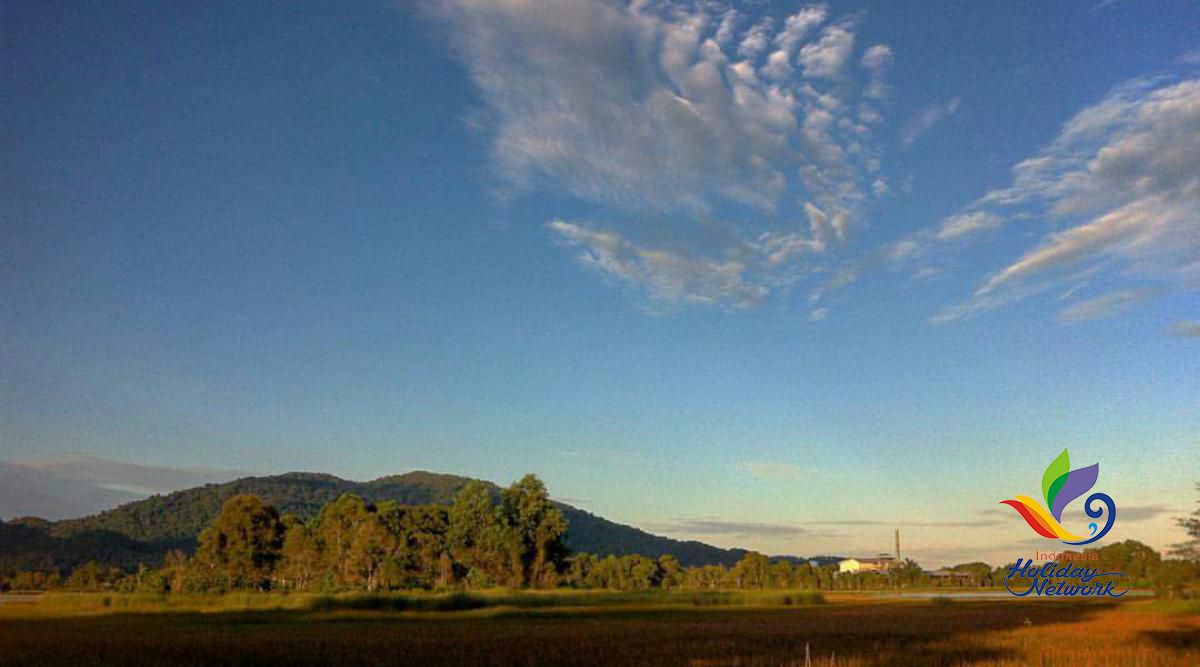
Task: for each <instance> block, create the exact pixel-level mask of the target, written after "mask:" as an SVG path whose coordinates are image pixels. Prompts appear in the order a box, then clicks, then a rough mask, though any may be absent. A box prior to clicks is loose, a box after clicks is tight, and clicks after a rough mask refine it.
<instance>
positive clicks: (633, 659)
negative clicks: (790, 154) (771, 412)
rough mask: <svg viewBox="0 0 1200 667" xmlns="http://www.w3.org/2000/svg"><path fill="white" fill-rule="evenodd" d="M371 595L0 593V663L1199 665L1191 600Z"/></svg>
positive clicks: (1196, 612)
mask: <svg viewBox="0 0 1200 667" xmlns="http://www.w3.org/2000/svg"><path fill="white" fill-rule="evenodd" d="M375 598H376V600H375V601H372V599H370V598H365V597H364V596H348V597H339V598H328V597H321V596H290V597H289V596H279V595H241V596H229V597H225V598H220V597H215V598H176V599H173V600H172V599H167V600H166V601H165V602H164V600H162V599H161V598H139V597H131V596H117V595H111V596H104V595H78V596H70V595H56V596H47V597H44V598H42V599H40V600H39V601H37V602H15V603H9V604H0V664H2V665H49V664H75V665H93V664H107V665H151V664H154V665H158V664H172V665H201V664H280V663H285V664H289V665H308V664H331V663H344V664H365V665H393V664H399V665H491V664H495V665H693V666H697V667H700V666H708V665H745V666H752V665H805V664H806V662H805V653H806V650H807V652H808V655H809V656H810V659H811V664H813V665H830V664H836V665H843V666H847V665H960V664H966V665H1147V666H1151V665H1200V607H1197V605H1196V604H1195V603H1190V604H1188V603H1166V602H1157V601H1153V600H1140V601H1132V602H1122V603H1112V602H1091V601H1079V600H1069V601H1049V600H1039V601H1032V602H1027V601H1016V600H1003V601H966V600H954V601H947V600H944V599H935V600H924V601H913V600H880V599H875V598H873V597H871V596H865V595H842V596H834V597H831V598H830V599H829V600H828V603H827V604H821V603H820V602H821V601H820V600H818V599H816V598H814V597H813V596H811V595H810V594H805V593H803V592H798V593H794V594H781V593H777V592H776V593H765V594H759V595H753V594H738V593H727V594H706V595H702V596H697V595H692V594H676V595H671V594H664V593H655V594H646V595H641V594H627V593H626V594H621V593H589V592H581V593H551V594H546V593H514V592H493V593H485V594H481V595H476V596H471V597H459V598H457V601H456V602H445V601H444V600H449V599H451V597H450V596H430V595H426V596H375ZM400 598H404V599H405V600H406V601H404V602H396V601H395V600H396V599H400ZM106 599H107V602H106ZM379 600H382V601H379ZM413 600H424V602H422V603H419V604H416V603H413ZM439 600H443V601H440V602H439ZM397 609H403V611H397Z"/></svg>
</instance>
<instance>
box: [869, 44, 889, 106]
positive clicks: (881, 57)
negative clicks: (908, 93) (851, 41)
mask: <svg viewBox="0 0 1200 667" xmlns="http://www.w3.org/2000/svg"><path fill="white" fill-rule="evenodd" d="M861 62H862V66H863V69H865V70H867V71H868V72H869V73H870V75H871V78H870V81H869V82H868V83H867V89H866V91H865V92H864V93H863V95H864V96H866V97H870V98H872V99H883V98H884V97H887V83H886V80H885V76H886V75H887V70H888V68H889V67H891V65H892V49H891V48H890V47H889V46H888V45H886V44H876V45H875V46H872V47H871V48H869V49H867V50H866V52H865V53H863V57H862V61H861Z"/></svg>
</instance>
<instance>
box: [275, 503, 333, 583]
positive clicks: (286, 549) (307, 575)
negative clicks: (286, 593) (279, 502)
mask: <svg viewBox="0 0 1200 667" xmlns="http://www.w3.org/2000/svg"><path fill="white" fill-rule="evenodd" d="M283 525H284V527H285V533H284V537H283V548H282V552H281V556H282V561H281V563H280V566H279V569H278V571H277V573H276V574H277V576H278V579H279V581H280V582H281V584H282V587H283V588H285V589H286V588H290V589H292V590H297V591H306V590H308V589H309V587H310V586H312V584H313V582H314V581H316V579H317V575H318V573H319V572H320V568H321V559H322V557H323V554H322V553H321V545H320V542H319V541H318V540H317V537H316V535H314V534H313V530H312V528H310V527H309V526H307V525H305V523H304V522H303V521H301V520H300V519H298V518H296V517H295V516H292V515H290V514H289V515H287V516H285V517H283Z"/></svg>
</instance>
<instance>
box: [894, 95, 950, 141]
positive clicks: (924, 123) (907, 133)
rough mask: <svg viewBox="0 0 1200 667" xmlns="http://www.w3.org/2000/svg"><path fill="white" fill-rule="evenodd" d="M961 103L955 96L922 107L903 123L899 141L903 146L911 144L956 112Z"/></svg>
mask: <svg viewBox="0 0 1200 667" xmlns="http://www.w3.org/2000/svg"><path fill="white" fill-rule="evenodd" d="M961 104H962V100H961V99H959V98H957V97H955V98H952V99H950V100H947V101H945V102H936V103H934V104H930V105H927V106H925V107H923V108H922V109H921V110H920V111H918V112H917V113H915V114H913V117H912V118H910V119H909V120H908V122H907V123H905V124H904V128H903V129H902V130H901V131H900V142H901V143H902V144H903V145H905V146H911V145H913V144H914V143H916V142H917V140H918V139H920V138H921V137H922V136H923V135H924V134H925V133H926V132H929V131H930V130H932V129H933V127H934V126H935V125H937V124H938V123H940V122H942V121H943V120H945V119H947V118H950V117H952V116H954V115H955V114H957V113H958V107H959V106H960V105H961Z"/></svg>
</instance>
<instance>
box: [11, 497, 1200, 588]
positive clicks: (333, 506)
mask: <svg viewBox="0 0 1200 667" xmlns="http://www.w3.org/2000/svg"><path fill="white" fill-rule="evenodd" d="M1180 525H1181V526H1182V527H1183V528H1185V529H1186V530H1187V531H1188V533H1189V536H1190V537H1191V538H1192V539H1191V541H1190V542H1187V543H1184V544H1181V545H1177V546H1176V548H1175V552H1176V553H1177V554H1178V555H1180V556H1181V558H1176V559H1164V558H1163V557H1162V556H1161V555H1160V554H1159V553H1158V552H1156V551H1154V550H1153V549H1151V548H1150V547H1148V546H1146V545H1145V544H1142V543H1140V542H1136V541H1133V540H1129V541H1126V542H1120V543H1116V544H1112V545H1108V546H1106V547H1103V548H1100V549H1097V550H1094V551H1095V552H1096V553H1097V555H1098V558H1099V561H1086V562H1087V563H1088V566H1089V567H1100V568H1101V569H1102V570H1103V571H1119V572H1126V573H1128V574H1129V576H1130V578H1131V583H1132V584H1133V585H1135V586H1138V587H1153V588H1156V589H1158V590H1159V591H1160V592H1164V593H1167V594H1170V595H1175V594H1179V593H1182V592H1184V591H1187V590H1188V589H1189V588H1190V587H1194V586H1195V584H1196V582H1197V581H1198V580H1200V566H1198V565H1197V561H1200V511H1198V512H1197V513H1196V514H1194V515H1193V518H1189V519H1182V520H1180ZM566 531H567V521H566V519H565V517H564V516H563V514H562V512H561V511H560V510H559V509H558V508H557V507H556V506H555V505H554V503H553V502H552V501H551V500H550V496H549V493H548V491H547V490H546V487H545V485H544V484H543V483H542V481H541V480H540V479H538V478H537V476H535V475H532V474H530V475H526V476H525V477H523V478H521V479H520V480H518V481H516V482H514V483H513V484H512V485H510V486H509V487H508V488H506V489H503V490H501V491H500V493H499V494H498V497H497V496H495V495H494V494H493V493H492V492H491V491H490V490H489V488H488V487H487V486H486V485H485V484H483V483H482V482H471V483H468V484H467V485H465V486H464V487H463V488H462V489H461V490H460V491H459V492H458V493H457V495H456V497H455V500H454V502H453V504H451V505H449V506H445V505H404V504H401V503H397V502H392V501H383V502H379V503H371V502H367V501H365V500H363V499H362V498H360V497H359V496H357V495H354V494H350V493H347V494H344V495H342V496H340V497H339V498H337V499H336V500H335V501H333V502H330V503H327V504H326V505H324V506H323V507H322V508H321V510H320V512H319V513H318V514H317V515H316V516H315V517H314V518H313V519H311V520H309V521H303V520H301V519H299V518H298V517H296V516H293V515H289V514H281V513H280V512H279V511H278V510H277V509H276V508H274V507H272V506H270V505H269V504H266V503H265V502H263V501H262V500H261V499H260V498H258V497H257V496H254V495H250V494H240V495H235V496H232V497H230V498H228V499H227V500H226V501H225V502H224V504H223V505H222V507H221V510H220V512H219V514H218V515H217V516H216V517H215V518H214V519H213V521H212V522H211V524H210V525H209V526H208V527H207V528H205V529H204V530H203V532H201V534H200V536H199V542H198V546H197V548H196V551H195V553H194V554H193V555H191V556H188V555H187V554H185V553H183V552H182V551H172V552H170V553H169V554H167V556H166V558H165V560H164V562H163V563H162V564H161V565H160V566H158V567H153V568H151V567H146V566H140V567H139V568H138V569H137V570H136V571H134V572H127V571H125V570H122V569H121V568H117V567H112V566H105V565H102V564H100V563H97V562H94V561H93V562H89V563H86V564H85V565H83V566H80V567H78V568H76V569H75V570H74V571H73V572H71V574H70V575H69V576H68V577H66V578H65V579H64V578H63V577H62V576H61V575H60V574H59V573H58V572H53V571H50V572H43V571H20V572H15V573H14V572H10V573H6V574H0V590H6V589H18V590H25V589H52V588H68V589H76V590H101V589H103V590H117V591H142V592H157V593H168V592H176V593H198V592H222V591H232V590H263V591H266V590H275V591H318V592H335V591H348V590H361V591H368V592H374V591H390V590H410V589H425V590H464V589H480V588H489V587H495V586H505V587H510V588H553V587H573V588H589V589H610V590H622V591H638V590H651V589H660V590H717V589H771V588H774V589H811V590H879V589H889V588H917V587H939V586H954V587H962V586H978V587H991V586H999V585H1001V584H1002V582H1003V579H1004V576H1005V574H1006V573H1007V571H1008V567H1007V566H1002V567H996V568H993V567H991V566H989V565H988V564H986V563H980V562H976V563H965V564H962V565H956V566H954V567H952V568H947V570H946V571H943V572H942V573H940V574H941V576H935V575H933V574H932V573H929V572H926V571H924V570H923V569H922V568H921V567H920V566H919V565H918V564H917V563H916V562H915V561H912V560H906V561H904V562H903V563H900V564H899V565H898V566H895V567H893V568H892V569H891V570H890V571H887V572H853V573H840V574H839V573H838V572H837V570H838V567H837V566H836V565H827V566H824V567H819V566H816V565H814V564H813V563H811V562H805V561H799V560H797V559H788V558H774V559H772V558H769V557H767V556H765V555H763V554H760V553H757V552H750V553H747V554H746V555H745V556H744V557H743V558H742V559H741V560H740V561H738V562H737V563H736V564H734V565H733V566H731V567H726V566H723V565H705V566H696V567H684V566H683V565H681V564H680V562H679V561H678V560H677V559H676V558H675V557H674V556H671V555H669V554H668V555H662V556H659V557H649V556H642V555H637V554H633V555H625V556H615V555H609V556H603V557H601V556H596V555H593V554H588V553H569V552H568V550H567V549H566V548H565V547H564V545H563V541H562V539H563V536H564V535H565V533H566Z"/></svg>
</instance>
